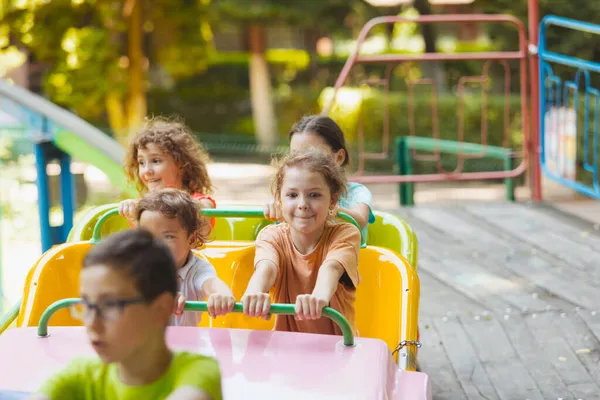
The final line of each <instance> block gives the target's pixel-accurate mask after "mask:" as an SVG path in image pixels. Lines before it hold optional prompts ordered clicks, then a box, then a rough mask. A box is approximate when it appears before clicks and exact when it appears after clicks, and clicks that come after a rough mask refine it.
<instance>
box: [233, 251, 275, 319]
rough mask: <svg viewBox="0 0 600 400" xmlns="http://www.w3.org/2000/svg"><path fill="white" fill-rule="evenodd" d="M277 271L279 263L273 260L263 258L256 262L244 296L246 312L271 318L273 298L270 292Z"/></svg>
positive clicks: (254, 315) (250, 314) (253, 315)
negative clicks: (270, 311) (276, 263)
mask: <svg viewBox="0 0 600 400" xmlns="http://www.w3.org/2000/svg"><path fill="white" fill-rule="evenodd" d="M277 272H278V271H277V265H275V263H274V262H272V261H269V260H261V261H259V262H258V263H257V264H256V267H255V268H254V274H252V278H250V282H248V287H247V288H246V293H244V296H242V303H243V304H244V314H246V315H248V316H251V317H262V318H264V319H269V318H270V316H269V310H270V309H271V298H270V297H269V293H268V292H269V290H270V289H271V288H272V287H273V285H274V284H275V279H276V278H277Z"/></svg>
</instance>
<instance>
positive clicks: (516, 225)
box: [468, 205, 600, 283]
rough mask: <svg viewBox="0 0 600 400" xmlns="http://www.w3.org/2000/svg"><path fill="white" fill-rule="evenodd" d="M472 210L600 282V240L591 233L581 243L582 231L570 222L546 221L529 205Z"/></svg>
mask: <svg viewBox="0 0 600 400" xmlns="http://www.w3.org/2000/svg"><path fill="white" fill-rule="evenodd" d="M468 212H471V213H473V214H475V215H478V216H480V217H481V218H484V219H486V220H487V221H490V222H492V223H493V224H494V225H496V226H497V227H499V228H501V229H504V230H508V231H510V232H513V233H514V235H515V236H518V237H519V238H520V239H521V240H523V241H525V242H528V243H531V244H533V245H535V246H537V247H539V248H540V249H542V250H543V251H544V252H546V253H548V254H551V255H552V256H553V257H555V258H557V259H558V260H562V261H563V262H565V263H568V264H569V265H571V266H573V267H575V268H578V269H580V270H581V271H584V272H586V273H588V280H590V279H591V280H592V282H594V283H600V269H598V268H597V263H595V262H594V260H597V259H598V258H600V252H598V251H595V250H594V247H595V248H600V239H598V238H596V237H595V236H588V237H587V238H586V242H587V243H586V244H582V243H578V240H577V239H578V238H580V236H581V230H577V229H575V228H573V227H570V226H569V225H568V224H565V223H564V222H563V223H559V222H556V223H554V224H551V223H550V222H549V221H544V217H545V216H544V215H542V214H540V213H536V212H535V210H534V209H531V208H527V207H525V206H517V205H512V206H509V207H484V206H472V207H469V208H468Z"/></svg>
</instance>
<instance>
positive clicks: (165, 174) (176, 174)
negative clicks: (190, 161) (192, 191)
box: [137, 143, 183, 191]
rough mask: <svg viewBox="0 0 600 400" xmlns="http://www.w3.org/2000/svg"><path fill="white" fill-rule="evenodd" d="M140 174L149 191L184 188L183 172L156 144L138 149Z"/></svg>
mask: <svg viewBox="0 0 600 400" xmlns="http://www.w3.org/2000/svg"><path fill="white" fill-rule="evenodd" d="M137 160H138V174H139V177H140V179H141V181H142V182H143V183H144V185H146V187H147V188H148V190H150V191H153V190H157V189H163V188H176V189H181V187H182V178H183V176H182V170H181V167H180V166H179V165H178V164H177V162H176V161H175V159H174V158H173V156H172V155H170V154H168V153H166V152H164V151H163V150H162V149H161V148H160V147H159V146H158V145H156V144H155V143H148V144H147V145H146V147H145V148H139V149H138V156H137Z"/></svg>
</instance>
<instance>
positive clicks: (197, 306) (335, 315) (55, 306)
mask: <svg viewBox="0 0 600 400" xmlns="http://www.w3.org/2000/svg"><path fill="white" fill-rule="evenodd" d="M80 301H81V299H78V298H70V299H62V300H58V301H55V302H54V303H52V304H51V305H50V306H48V308H46V310H44V313H43V314H42V317H41V318H40V322H39V325H38V329H37V335H38V336H39V337H47V336H48V321H50V318H51V317H52V315H54V313H55V312H57V311H58V310H60V309H62V308H66V307H70V306H72V305H74V304H77V303H79V302H80ZM184 310H186V311H200V312H205V311H208V303H207V302H206V301H186V302H185V307H184ZM243 311H244V306H243V305H242V303H235V306H234V307H233V312H234V313H241V312H243ZM270 313H271V314H283V315H294V314H295V313H296V309H295V306H294V305H293V304H271V310H270ZM323 316H325V317H327V318H330V319H332V320H333V322H335V323H336V324H337V325H338V326H339V327H340V329H341V331H342V335H343V337H344V346H354V334H353V333H352V327H351V326H350V323H349V322H348V320H347V319H346V318H344V316H343V315H342V314H341V313H340V312H339V311H337V310H335V309H333V308H331V307H325V308H323Z"/></svg>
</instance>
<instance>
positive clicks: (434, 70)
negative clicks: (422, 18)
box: [413, 0, 447, 93]
mask: <svg viewBox="0 0 600 400" xmlns="http://www.w3.org/2000/svg"><path fill="white" fill-rule="evenodd" d="M413 5H414V7H415V9H416V10H417V11H418V12H419V15H431V4H429V1H428V0H415V2H414V4H413ZM420 28H421V35H422V36H423V41H424V42H425V52H426V53H436V52H437V51H436V48H435V40H436V36H437V35H436V32H435V28H434V25H433V24H421V25H420ZM421 70H422V71H423V75H424V76H425V77H426V78H430V79H433V80H434V81H435V84H436V86H437V89H438V92H439V93H442V92H446V91H447V87H446V86H447V85H446V74H445V72H444V64H443V63H442V62H440V61H429V62H422V63H421Z"/></svg>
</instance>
